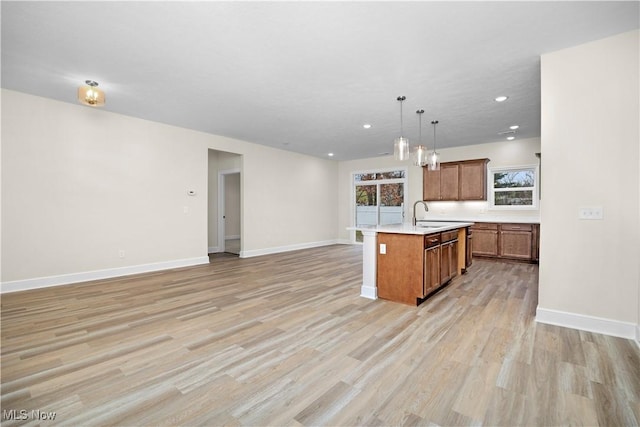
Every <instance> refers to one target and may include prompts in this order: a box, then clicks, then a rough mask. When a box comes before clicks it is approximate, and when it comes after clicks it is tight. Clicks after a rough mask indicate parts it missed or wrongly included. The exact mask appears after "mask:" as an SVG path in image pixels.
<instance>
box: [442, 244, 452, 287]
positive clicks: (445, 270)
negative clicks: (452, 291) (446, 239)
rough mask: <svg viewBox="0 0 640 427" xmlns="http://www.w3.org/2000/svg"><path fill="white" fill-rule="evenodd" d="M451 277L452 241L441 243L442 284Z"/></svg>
mask: <svg viewBox="0 0 640 427" xmlns="http://www.w3.org/2000/svg"><path fill="white" fill-rule="evenodd" d="M450 278H451V243H443V244H442V245H440V284H441V285H444V284H445V283H447V282H448V281H449V279H450Z"/></svg>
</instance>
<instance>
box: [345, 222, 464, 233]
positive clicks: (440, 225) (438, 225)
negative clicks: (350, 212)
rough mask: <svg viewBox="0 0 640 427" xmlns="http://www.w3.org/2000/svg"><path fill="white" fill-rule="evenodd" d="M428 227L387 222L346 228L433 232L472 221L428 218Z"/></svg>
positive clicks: (455, 227)
mask: <svg viewBox="0 0 640 427" xmlns="http://www.w3.org/2000/svg"><path fill="white" fill-rule="evenodd" d="M424 225H429V227H420V226H415V225H412V224H411V223H404V224H388V225H361V226H355V227H347V230H358V231H375V232H377V233H396V234H423V235H424V234H433V233H440V232H441V231H449V230H455V229H458V228H463V227H469V226H471V225H473V223H472V222H456V221H434V220H429V222H428V223H427V224H424Z"/></svg>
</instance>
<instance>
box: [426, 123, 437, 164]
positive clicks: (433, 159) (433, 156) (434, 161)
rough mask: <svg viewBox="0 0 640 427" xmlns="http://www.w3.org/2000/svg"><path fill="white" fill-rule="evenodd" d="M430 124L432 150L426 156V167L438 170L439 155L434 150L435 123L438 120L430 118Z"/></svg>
mask: <svg viewBox="0 0 640 427" xmlns="http://www.w3.org/2000/svg"><path fill="white" fill-rule="evenodd" d="M431 124H432V125H433V152H432V153H430V154H429V157H428V158H427V168H428V169H429V170H432V171H437V170H440V155H439V154H438V152H437V151H436V125H437V124H438V121H437V120H432V121H431Z"/></svg>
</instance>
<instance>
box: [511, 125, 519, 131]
mask: <svg viewBox="0 0 640 427" xmlns="http://www.w3.org/2000/svg"><path fill="white" fill-rule="evenodd" d="M519 127H520V126H518V125H513V126H509V129H513V130H516V129H518V128H519Z"/></svg>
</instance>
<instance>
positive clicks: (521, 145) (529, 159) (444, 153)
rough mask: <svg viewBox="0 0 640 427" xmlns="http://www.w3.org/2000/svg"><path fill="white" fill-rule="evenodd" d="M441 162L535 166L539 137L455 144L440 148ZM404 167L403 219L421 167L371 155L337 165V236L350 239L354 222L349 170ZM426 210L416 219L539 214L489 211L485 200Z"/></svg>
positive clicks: (417, 190) (418, 190)
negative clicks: (405, 197)
mask: <svg viewBox="0 0 640 427" xmlns="http://www.w3.org/2000/svg"><path fill="white" fill-rule="evenodd" d="M438 152H439V153H440V155H441V159H442V161H443V162H450V161H457V160H471V159H484V158H488V159H491V161H490V162H489V165H488V166H489V167H502V166H523V165H535V164H537V163H538V159H537V157H536V156H535V153H539V152H540V139H539V138H531V139H523V140H517V139H516V140H514V141H500V142H493V143H489V144H478V145H470V146H465V147H454V148H444V149H439V150H438ZM399 167H407V168H408V170H409V174H408V184H407V186H408V189H407V191H408V195H409V206H407V207H406V209H405V218H406V219H407V220H410V219H411V217H412V212H411V209H412V207H413V203H414V202H415V201H416V200H422V179H423V175H422V168H420V167H416V166H412V165H411V164H410V163H408V162H398V161H396V160H395V159H394V158H393V156H384V157H373V158H369V159H361V160H352V161H345V162H340V165H339V174H340V178H339V186H340V187H339V190H338V197H339V198H340V204H339V210H338V215H339V217H340V238H341V240H343V241H349V239H350V237H349V232H348V231H346V227H349V226H352V225H353V209H354V204H353V201H352V200H351V199H352V196H353V195H352V192H351V186H352V185H353V184H352V181H351V180H352V173H353V172H358V171H367V170H375V169H384V168H399ZM428 205H429V213H428V214H426V215H425V214H423V211H422V208H420V210H419V211H418V218H427V217H428V218H435V219H444V220H446V219H448V218H460V217H466V218H483V217H487V216H488V215H499V216H501V217H505V216H506V217H513V218H514V220H517V218H522V217H525V216H526V217H527V218H530V217H538V216H539V210H538V209H533V210H522V211H508V212H507V211H489V210H488V202H486V201H478V202H429V203H428Z"/></svg>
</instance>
